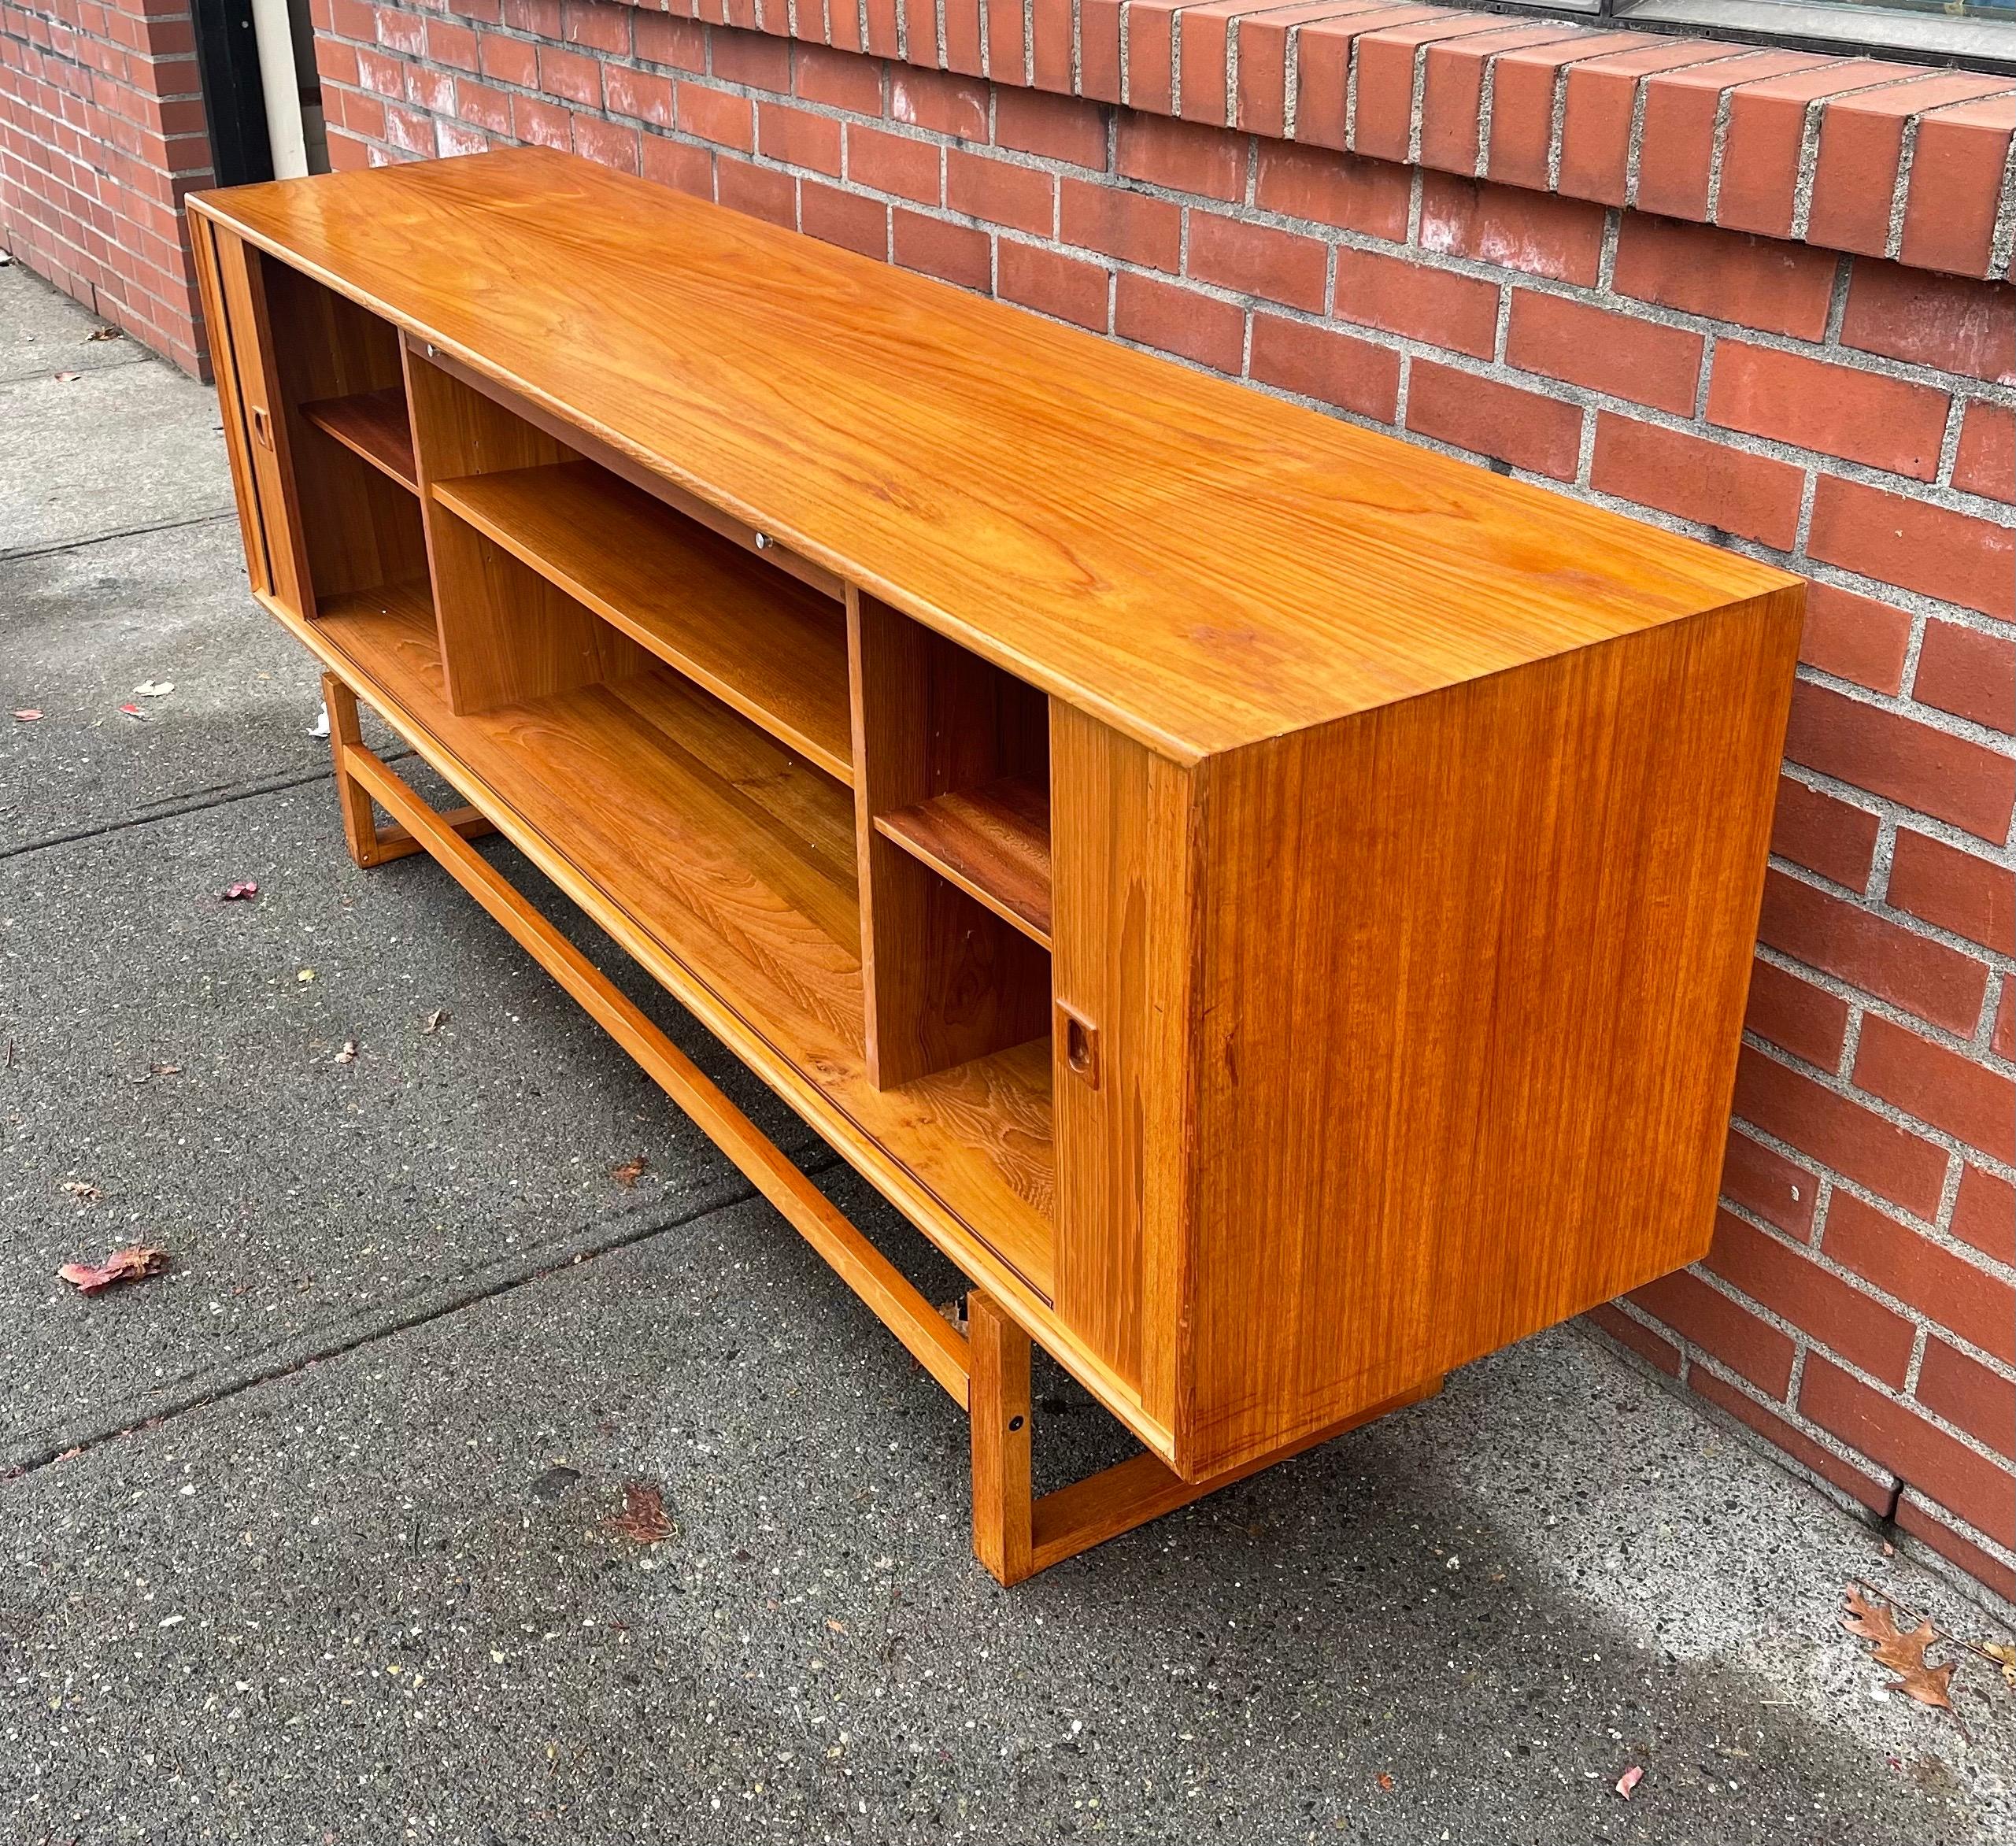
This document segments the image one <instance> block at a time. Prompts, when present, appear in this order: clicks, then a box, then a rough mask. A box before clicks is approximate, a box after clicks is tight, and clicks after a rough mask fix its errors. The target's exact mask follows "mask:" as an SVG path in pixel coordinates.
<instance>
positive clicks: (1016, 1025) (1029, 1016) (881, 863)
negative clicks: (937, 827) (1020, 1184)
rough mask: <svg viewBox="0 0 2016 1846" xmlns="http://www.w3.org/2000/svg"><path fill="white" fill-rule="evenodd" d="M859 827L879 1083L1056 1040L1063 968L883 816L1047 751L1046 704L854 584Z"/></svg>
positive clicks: (866, 966) (865, 966) (864, 940)
mask: <svg viewBox="0 0 2016 1846" xmlns="http://www.w3.org/2000/svg"><path fill="white" fill-rule="evenodd" d="M847 651H848V660H849V678H850V681H851V689H852V694H853V727H854V817H855V837H856V848H857V850H858V853H859V855H860V862H859V864H860V890H861V982H862V992H863V998H864V1001H865V1003H866V1006H867V1063H868V1074H869V1077H870V1078H871V1081H872V1082H875V1084H876V1085H877V1086H879V1088H882V1089H893V1088H895V1087H897V1086H898V1085H901V1084H904V1083H908V1082H914V1081H915V1080H916V1078H919V1077H927V1076H929V1075H930V1074H931V1073H932V1072H933V1071H942V1070H945V1069H948V1068H949V1067H951V1066H953V1065H954V1064H964V1063H965V1062H966V1061H967V1060H969V1059H971V1058H976V1057H984V1056H986V1055H987V1054H988V1053H990V1052H996V1051H1001V1050H1004V1049H1006V1048H1007V1047H1008V1046H1009V1045H1021V1044H1024V1043H1026V1041H1029V1040H1030V1039H1031V1038H1041V1036H1042V1035H1043V1034H1045V1032H1046V1031H1047V1030H1049V1011H1050V958H1049V956H1047V955H1046V954H1045V953H1044V952H1043V951H1042V949H1041V948H1040V947H1038V945H1036V944H1035V943H1034V942H1032V941H1030V940H1029V939H1028V938H1026V937H1025V936H1023V935H1022V934H1020V933H1019V931H1018V930H1015V929H1014V928H1013V927H1012V926H1011V925H1009V924H1008V923H1004V922H1003V921H1002V919H1001V918H1000V917H998V916H995V915H994V914H993V912H991V911H990V910H988V909H987V908H986V907H985V906H983V905H980V904H978V903H976V902H975V901H974V900H973V899H972V898H971V897H968V896H967V894H966V893H964V891H962V890H959V889H958V888H957V887H956V886H954V885H952V884H950V883H949V882H947V881H946V880H945V879H943V878H941V877H940V876H939V875H938V873H936V872H935V871H932V870H931V869H930V867H928V866H927V865H925V864H923V863H922V862H921V861H920V860H916V859H914V858H912V856H910V855H909V854H908V853H906V852H904V850H903V849H902V848H901V847H900V846H898V845H896V844H894V842H892V841H890V840H888V839H886V838H884V837H883V836H882V834H879V833H878V832H877V831H875V816H877V815H878V814H886V813H889V812H892V811H893V810H894V809H897V808H906V807H909V806H911V805H913V804H914V803H916V802H919V801H928V800H930V798H931V797H933V796H934V795H941V794H945V792H946V791H947V790H950V789H955V788H966V787H971V786H975V785H977V784H979V783H982V782H988V781H991V780H993V779H994V778H996V777H997V776H1001V775H1011V774H1029V773H1031V772H1033V771H1036V770H1038V768H1041V766H1042V764H1043V763H1044V762H1045V760H1046V758H1047V755H1048V740H1047V738H1046V737H1045V734H1044V730H1043V723H1042V714H1043V710H1044V706H1043V701H1041V698H1040V697H1038V696H1037V695H1034V694H1031V693H1030V692H1029V690H1028V689H1027V688H1026V687H1023V686H1020V685H1019V683H1016V682H1014V681H1012V680H1010V679H1008V676H1007V675H1004V674H1003V673H1001V671H999V670H998V669H997V668H993V667H990V666H989V665H988V664H986V662H985V661H983V660H980V659H978V657H976V656H975V655H972V654H970V653H967V652H966V650H965V649H963V648H960V647H958V646H955V645H954V644H953V643H952V642H949V641H947V640H945V638H943V637H942V636H941V635H939V634H936V633H934V631H932V630H930V629H928V628H926V627H923V625H922V624H921V623H917V622H913V621H912V620H910V618H909V617H908V616H904V615H901V614H898V613H897V612H896V611H895V610H894V609H890V608H888V607H887V606H886V605H884V604H882V603H879V602H878V601H875V598H874V597H869V596H864V595H861V594H859V593H858V592H857V591H856V590H853V589H851V588H850V589H849V591H848V593H847Z"/></svg>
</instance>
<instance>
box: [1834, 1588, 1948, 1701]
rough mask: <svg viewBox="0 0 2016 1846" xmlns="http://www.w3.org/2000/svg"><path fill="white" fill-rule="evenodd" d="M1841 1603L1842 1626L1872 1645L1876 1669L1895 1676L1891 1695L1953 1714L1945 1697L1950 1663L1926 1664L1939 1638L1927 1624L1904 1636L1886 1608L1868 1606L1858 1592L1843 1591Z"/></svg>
mask: <svg viewBox="0 0 2016 1846" xmlns="http://www.w3.org/2000/svg"><path fill="white" fill-rule="evenodd" d="M1841 1600H1842V1604H1843V1611H1842V1615H1841V1626H1843V1627H1844V1628H1845V1629H1846V1630H1848V1633H1851V1634H1852V1635H1854V1636H1855V1637H1858V1638H1859V1639H1860V1640H1862V1641H1868V1642H1870V1643H1871V1646H1870V1659H1873V1660H1874V1661H1875V1663H1877V1666H1879V1667H1888V1669H1889V1670H1891V1671H1892V1673H1894V1674H1896V1676H1897V1678H1896V1683H1895V1684H1894V1685H1892V1686H1891V1688H1890V1690H1891V1691H1892V1692H1902V1693H1903V1695H1904V1696H1905V1697H1906V1698H1907V1699H1915V1700H1917V1701H1918V1704H1921V1705H1936V1706H1938V1707H1941V1708H1942V1709H1944V1710H1945V1711H1951V1710H1952V1708H1953V1701H1952V1700H1951V1699H1949V1698H1948V1696H1946V1685H1947V1681H1949V1680H1950V1679H1951V1678H1952V1677H1953V1663H1951V1661H1948V1663H1946V1665H1944V1667H1929V1666H1927V1665H1926V1664H1925V1649H1926V1648H1929V1647H1930V1646H1931V1645H1932V1644H1933V1642H1934V1641H1937V1640H1939V1639H1940V1633H1939V1631H1938V1630H1937V1629H1936V1628H1934V1627H1933V1625H1932V1624H1931V1623H1930V1622H1920V1623H1919V1624H1918V1626H1917V1627H1915V1628H1914V1629H1913V1630H1911V1633H1909V1634H1906V1633H1903V1632H1902V1631H1901V1630H1899V1628H1898V1626H1897V1621H1896V1617H1895V1616H1894V1615H1892V1614H1891V1612H1890V1611H1889V1609H1888V1607H1885V1605H1884V1604H1881V1603H1880V1602H1875V1603H1873V1602H1870V1600H1868V1599H1867V1598H1866V1597H1865V1596H1863V1595H1862V1593H1861V1592H1860V1591H1859V1590H1857V1589H1846V1590H1844V1591H1843V1592H1842V1593H1841Z"/></svg>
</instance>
